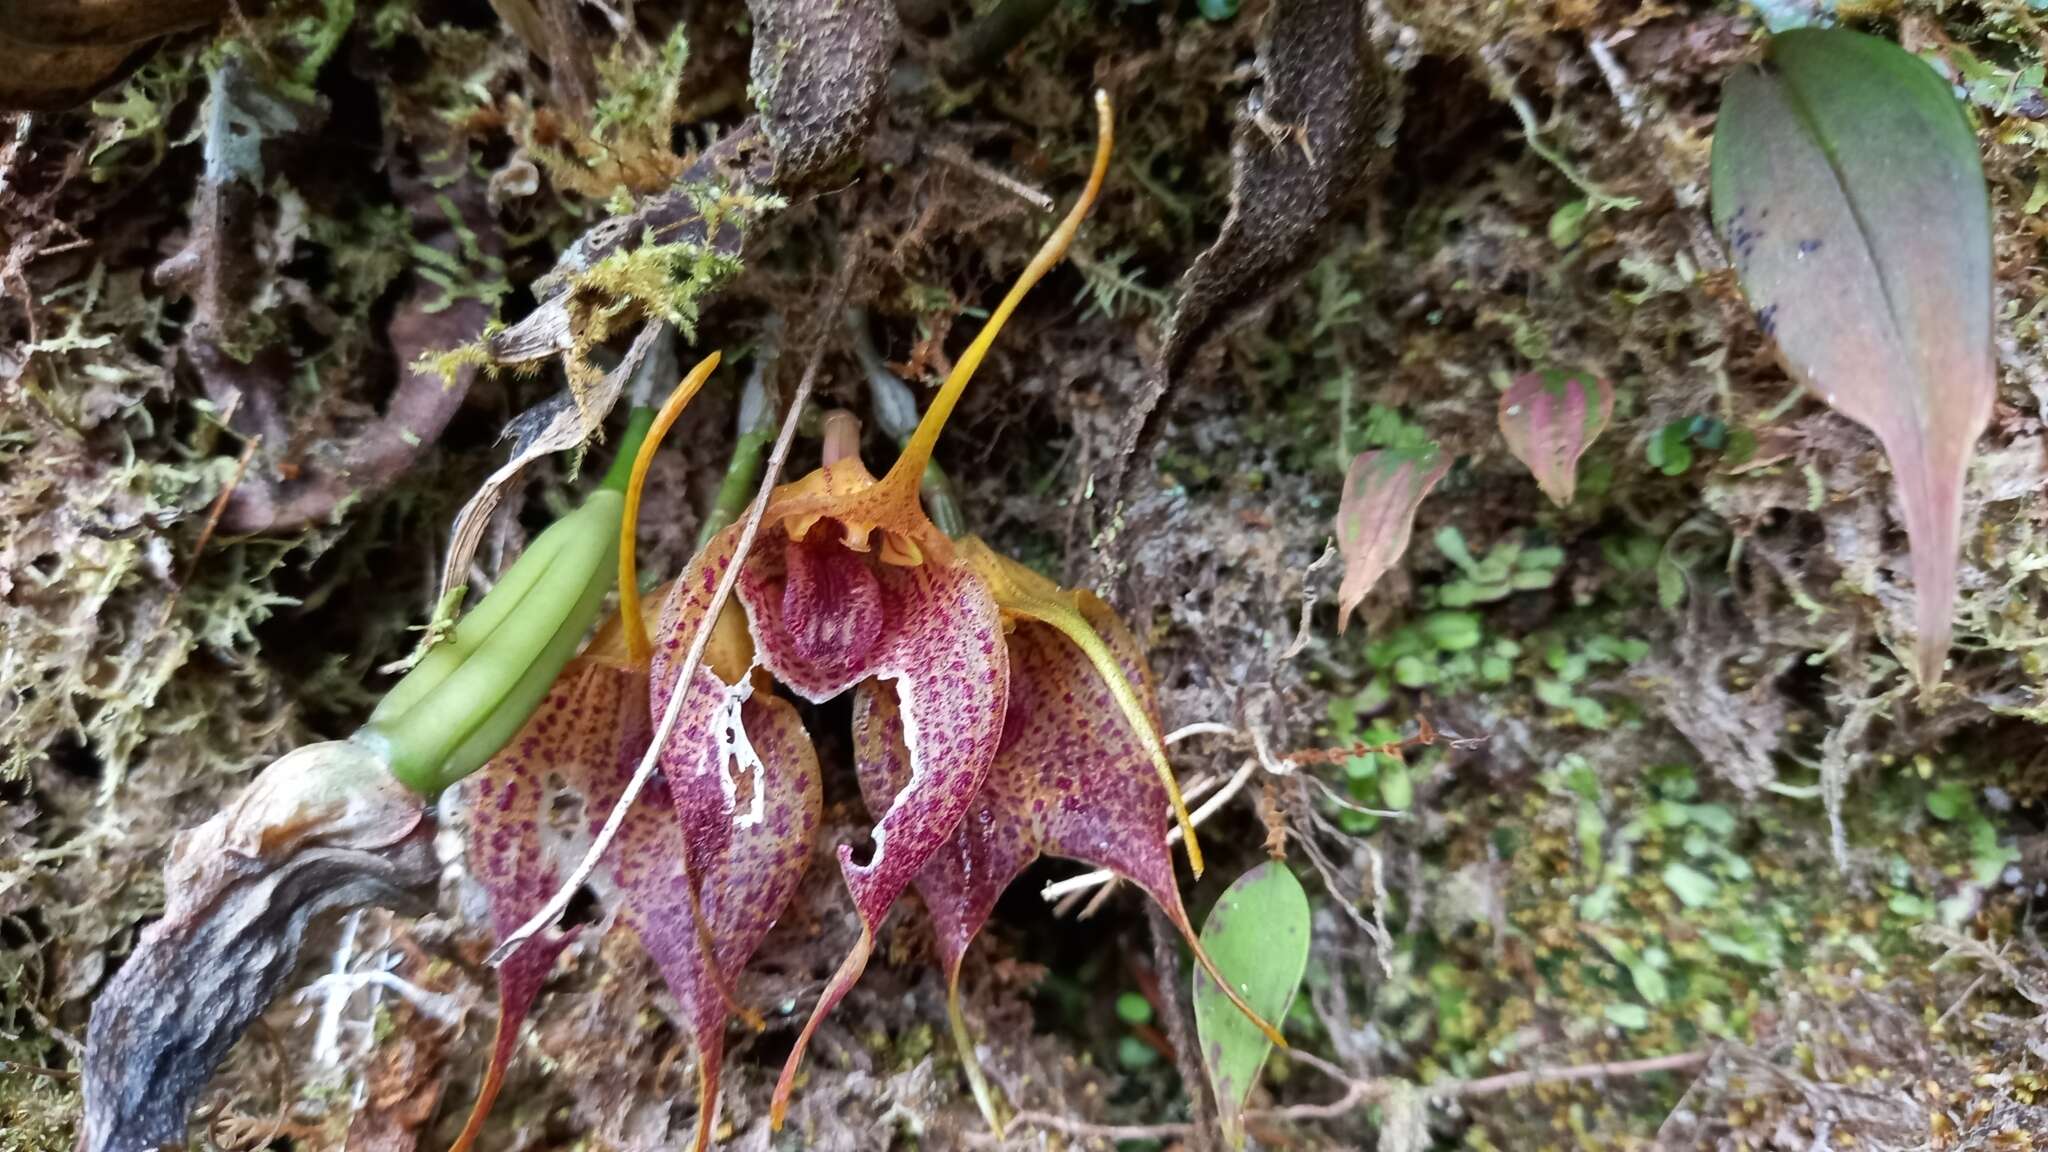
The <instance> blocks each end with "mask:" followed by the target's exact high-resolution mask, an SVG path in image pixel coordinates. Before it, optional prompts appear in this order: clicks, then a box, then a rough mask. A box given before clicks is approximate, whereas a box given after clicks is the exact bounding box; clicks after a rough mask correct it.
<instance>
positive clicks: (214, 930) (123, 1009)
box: [81, 741, 439, 1152]
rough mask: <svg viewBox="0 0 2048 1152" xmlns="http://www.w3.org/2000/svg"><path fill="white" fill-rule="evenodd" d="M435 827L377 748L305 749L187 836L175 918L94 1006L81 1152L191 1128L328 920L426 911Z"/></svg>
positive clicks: (169, 917)
mask: <svg viewBox="0 0 2048 1152" xmlns="http://www.w3.org/2000/svg"><path fill="white" fill-rule="evenodd" d="M433 833H434V823H433V820H432V819H431V817H430V816H429V815H428V813H427V811H426V809H425V807H424V806H423V804H422V802H421V800H420V798H419V797H418V796H417V795H415V794H414V793H412V792H410V791H408V790H407V789H406V788H404V787H403V786H402V785H400V784H399V783H398V782H397V781H396V780H394V779H392V777H391V774H390V773H389V772H387V771H386V770H385V768H384V765H383V763H382V761H381V760H380V759H379V758H378V757H377V756H376V755H375V754H373V753H372V752H370V751H369V750H368V749H366V748H365V747H364V746H362V745H359V744H356V743H354V742H351V741H332V742H328V743H323V744H314V745H310V746H308V747H305V748H300V749H298V750H296V751H294V752H292V753H290V754H288V755H286V756H284V757H282V758H280V759H279V760H278V761H277V762H276V763H274V764H272V765H271V766H270V767H268V768H266V769H264V770H263V772H262V774H261V775H259V776H257V777H256V779H255V781H254V782H252V783H251V784H250V785H249V787H248V788H247V789H246V790H244V791H243V793H242V795H241V796H240V797H239V798H237V799H236V800H235V802H234V803H233V804H231V805H229V806H228V807H227V808H226V809H224V810H222V811H221V812H220V813H219V814H218V815H216V816H215V817H214V818H213V819H211V820H209V821H207V822H206V823H205V824H202V825H200V826H199V827H197V828H194V829H192V830H191V831H188V832H186V833H184V834H183V835H181V836H179V837H178V840H177V843H176V844H175V846H174V847H173V848H172V850H171V859H170V863H169V864H168V865H167V866H166V867H165V875H164V886H165V890H166V895H167V900H166V907H165V909H164V917H163V919H162V920H159V921H157V922H156V923H155V924H153V925H151V926H150V927H149V928H148V929H147V930H146V931H144V932H143V934H142V940H141V942H140V943H139V944H138V945H137V946H136V949H135V953H134V955H132V956H130V957H129V958H128V962H127V963H126V964H124V965H122V967H121V970H120V971H119V972H118V973H116V974H115V976H114V979H113V980H112V981H111V982H110V983H109V984H108V985H107V989H106V991H105V992H103V993H102V994H101V996H100V998H99V1000H98V1002H97V1003H95V1004H94V1005H93V1014H92V1023H91V1025H90V1027H89V1028H88V1031H87V1034H86V1048H85V1085H84V1087H85V1135H84V1139H83V1141H82V1143H81V1148H82V1152H150V1150H151V1149H155V1148H157V1147H158V1146H160V1145H163V1144H171V1143H180V1142H182V1141H183V1140H184V1138H185V1119H186V1115H187V1114H188V1113H189V1112H190V1110H191V1107H192V1101H193V1099H194V1098H195V1097H196V1096H197V1095H198V1094H199V1090H200V1089H201V1088H203V1087H204V1086H205V1084H206V1080H207V1077H209V1076H210V1075H212V1073H213V1070H214V1068H215V1067H216V1066H218V1065H219V1064H220V1062H221V1060H222V1058H223V1057H225V1056H226V1055H227V1053H228V1049H229V1048H230V1047H232V1046H233V1045H234V1042H235V1039H236V1038H237V1037H239V1036H240V1035H241V1034H242V1031H243V1030H244V1029H245V1028H247V1027H248V1026H249V1022H250V1021H252V1020H254V1019H255V1018H256V1015H257V1014H258V1013H259V1012H261V1011H262V1010H263V1009H264V1007H265V1006H266V1005H268V1004H269V1003H270V1000H271V997H272V996H274V995H275V994H276V992H277V990H278V988H279V986H280V985H282V984H283V983H284V981H285V979H286V978H287V977H289V976H290V975H291V971H292V967H293V965H294V964H295V963H296V962H297V960H298V955H299V946H300V944H301V942H302V941H303V940H304V938H305V933H306V928H307V926H308V925H309V924H310V923H311V922H312V921H313V919H314V918H315V917H317V916H320V915H322V914H324V913H327V912H333V911H339V910H342V909H347V908H358V907H362V906H364V905H371V904H375V905H381V906H383V907H388V908H394V909H397V910H400V911H404V912H411V913H418V912H424V911H425V910H426V909H427V908H428V907H429V906H430V904H431V901H432V897H433V892H434V883H435V880H436V877H437V876H438V873H439V868H438V866H437V865H436V863H435V860H434V851H433Z"/></svg>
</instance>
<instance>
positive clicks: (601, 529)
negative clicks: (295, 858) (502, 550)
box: [352, 408, 654, 796]
mask: <svg viewBox="0 0 2048 1152" xmlns="http://www.w3.org/2000/svg"><path fill="white" fill-rule="evenodd" d="M653 420H654V412H653V410H652V409H647V408H639V409H635V410H634V411H633V413H632V416H631V418H630V419H629V421H628V423H627V427H626V433H625V436H624V437H623V438H622V439H621V441H620V444H619V451H618V455H617V457H616V458H615V459H614V460H613V462H612V466H611V470H610V471H609V472H608V473H607V474H606V475H605V478H604V480H603V482H602V483H601V484H599V485H598V487H597V489H596V490H595V491H593V492H591V493H590V495H589V496H587V497H585V498H584V501H583V503H582V504H581V505H580V506H578V507H577V508H576V509H575V510H574V511H572V512H570V513H569V514H568V515H566V516H564V517H562V518H561V519H560V520H557V521H555V522H554V523H553V524H551V525H549V526H548V528H547V530H546V531H544V532H542V533H541V534H540V535H539V536H537V537H535V538H534V540H533V542H532V543H531V544H529V545H528V546H527V548H526V551H525V552H523V553H521V554H520V556H519V559H518V560H516V561H514V562H513V564H512V567H511V568H509V569H507V570H506V572H505V573H504V575H503V576H502V577H500V578H499V580H498V582H497V583H496V584H494V585H492V587H491V590H490V591H489V592H488V593H487V594H486V595H485V596H484V598H483V600H482V601H481V602H479V603H478V604H477V606H476V608H475V609H474V610H473V611H471V612H470V613H468V614H467V615H465V616H464V617H463V618H462V619H461V620H460V621H459V622H457V623H456V625H455V627H454V629H453V630H452V632H451V634H450V635H449V637H448V638H447V639H446V640H444V641H443V642H441V643H440V644H437V645H435V646H434V647H433V648H432V649H431V650H429V651H428V652H427V654H426V655H425V656H424V657H422V658H421V660H420V662H419V663H418V664H417V665H415V666H414V667H413V669H412V671H410V672H408V673H407V674H406V676H405V678H404V679H402V680H400V681H399V682H398V684H397V685H396V686H395V687H393V688H392V689H391V691H390V692H389V693H388V694H386V695H385V697H384V699H383V701H382V702H381V703H380V704H378V705H377V708H376V710H375V711H374V712H372V713H371V714H370V719H369V722H368V723H366V724H364V725H363V727H362V729H361V730H360V731H358V732H357V733H356V734H355V736H354V737H353V738H352V739H353V740H355V741H356V742H357V743H360V744H363V745H365V746H366V747H368V748H369V749H370V750H371V751H373V752H374V753H375V754H376V755H377V756H378V758H379V759H381V760H382V761H383V762H384V764H385V766H386V767H387V768H389V769H390V771H391V774H392V775H393V776H395V777H397V779H398V780H399V781H400V782H401V783H403V784H404V785H405V786H406V787H408V788H410V789H412V790H413V791H415V792H418V793H421V794H422V795H427V796H432V795H435V794H437V793H439V792H440V791H441V790H442V789H444V788H446V787H448V786H449V785H450V784H453V783H455V782H456V781H458V780H460V779H462V778H463V777H465V776H467V775H469V774H470V773H472V772H474V771H476V770H477V769H478V768H481V767H483V765H484V763H485V762H486V761H488V760H489V759H490V758H491V756H492V755H493V754H494V753H496V752H497V751H498V750H499V749H500V748H502V747H504V745H505V742H506V741H508V740H510V739H511V738H512V737H513V735H514V734H515V733H517V732H518V731H519V726H520V725H522V724H524V723H525V722H526V718H527V717H528V716H530V715H531V714H532V713H533V710H534V708H535V707H537V706H538V705H539V704H540V701H541V699H542V698H543V697H545V696H546V695H547V691H548V686H549V685H551V684H553V683H554V682H555V678H556V677H557V676H559V675H560V674H561V672H562V669H563V667H564V666H565V665H567V664H568V663H569V660H570V658H571V657H573V656H574V655H575V654H576V648H577V646H578V645H579V644H581V643H582V642H583V638H584V636H585V635H587V634H588V633H589V631H590V627H591V625H592V624H593V623H595V622H596V620H597V614H598V610H599V608H600V607H602V605H603V603H604V597H605V592H606V591H607V590H608V589H609V588H610V587H611V584H612V581H613V579H614V577H615V574H616V573H617V571H618V554H619V528H620V525H621V523H622V522H623V521H624V518H625V510H626V481H627V479H628V477H629V476H630V474H631V471H632V465H633V457H634V456H635V454H636V453H637V451H638V449H639V446H640V443H641V441H642V440H643V439H644V438H645V437H646V435H647V429H648V426H649V425H650V424H652V423H653Z"/></svg>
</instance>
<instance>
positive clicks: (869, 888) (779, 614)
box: [739, 536, 1009, 1104]
mask: <svg viewBox="0 0 2048 1152" xmlns="http://www.w3.org/2000/svg"><path fill="white" fill-rule="evenodd" d="M785 543H786V538H784V537H780V536H778V537H777V538H776V539H775V540H774V541H773V542H772V543H770V544H767V545H764V546H762V547H758V548H756V549H755V550H754V552H753V553H752V555H750V556H749V557H748V558H747V560H746V562H745V566H744V567H743V568H742V569H741V571H740V579H739V596H740V601H741V603H742V604H744V605H745V606H746V610H747V618H748V624H749V625H750V628H751V631H752V633H753V637H754V643H755V646H756V649H757V651H758V652H759V658H760V660H761V663H762V665H763V666H764V667H766V668H767V669H768V671H769V672H770V673H772V674H773V675H774V676H775V677H776V679H778V680H780V681H782V682H783V683H784V684H787V685H788V686H789V687H790V688H791V689H792V690H793V691H795V692H796V693H797V694H798V695H801V696H803V697H804V698H806V699H808V700H812V701H823V700H827V699H830V698H832V697H834V696H837V695H839V694H840V693H841V692H844V691H846V690H847V689H849V688H852V687H853V686H854V685H856V684H859V683H861V682H862V681H864V680H868V679H870V678H874V679H880V680H894V681H896V689H897V700H898V703H899V704H900V705H901V710H902V716H903V726H904V729H905V734H906V740H905V744H906V749H907V750H906V754H905V759H906V761H907V764H906V771H905V773H904V777H905V779H904V785H903V787H902V788H901V789H900V790H898V791H897V792H896V793H895V794H894V796H893V797H881V798H878V802H877V803H874V804H873V805H871V806H872V807H873V808H874V809H875V810H877V811H881V812H882V816H881V819H880V820H878V821H877V822H876V824H875V833H874V836H875V844H874V851H873V853H872V854H871V855H870V857H869V859H868V862H867V863H865V864H856V863H854V859H853V848H852V846H850V845H841V846H840V848H839V867H840V870H841V871H842V872H843V873H845V876H846V886H847V888H848V889H850V890H851V891H852V893H853V900H854V906H855V908H856V910H857V911H858V912H859V914H860V919H861V928H862V933H861V939H860V942H859V944H857V945H856V946H855V948H854V951H853V953H852V954H851V955H849V956H848V957H847V958H846V962H845V963H844V964H842V965H841V966H840V969H839V971H838V973H836V974H835V975H834V976H833V977H832V980H831V982H830V983H828V984H827V985H826V987H825V990H824V992H823V993H822V994H821V995H820V996H819V999H818V1004H817V1007H816V1008H815V1009H814V1010H813V1011H812V1014H811V1019H810V1021H809V1022H808V1023H807V1024H805V1026H804V1031H803V1034H802V1035H801V1036H800V1037H798V1039H797V1044H796V1047H795V1049H794V1050H793V1051H792V1052H791V1053H790V1057H789V1061H788V1063H787V1064H786V1065H784V1067H783V1072H782V1079H781V1082H780V1083H779V1084H778V1085H777V1088H776V1099H777V1101H778V1104H780V1103H781V1102H784V1101H786V1100H787V1099H788V1094H789V1090H790V1088H791V1087H792V1085H793V1083H794V1080H795V1075H796V1069H797V1068H798V1066H799V1065H800V1064H801V1063H802V1060H803V1055H804V1050H805V1048H806V1047H807V1045H808V1044H809V1041H810V1037H811V1034H812V1033H813V1032H814V1031H815V1030H816V1028H817V1026H818V1023H819V1021H821V1020H823V1019H824V1017H825V1016H826V1015H827V1014H828V1013H830V1012H831V1011H832V1009H833V1007H834V1006H836V1005H837V1004H838V1003H839V1001H840V1000H841V999H842V998H844V997H845V995H846V993H847V991H848V990H849V989H851V988H852V987H853V985H854V983H855V982H856V981H857V980H859V979H860V974H861V972H862V971H863V970H864V969H865V968H866V966H867V956H868V952H869V950H870V949H871V948H872V947H873V944H874V933H875V930H876V929H877V928H878V927H879V926H880V925H881V922H882V919H883V917H885V916H887V915H888V912H889V908H890V906H891V905H893V904H894V903H895V902H896V898H897V897H899V896H901V895H902V894H903V890H904V889H905V888H908V887H909V886H910V882H911V880H912V878H914V877H915V876H916V875H917V874H918V873H919V872H920V871H922V870H923V869H924V866H925V864H926V863H927V862H929V861H930V860H931V858H932V855H933V854H934V853H935V852H937V851H938V850H939V848H940V847H941V846H942V845H943V844H945V842H946V841H947V840H948V839H949V838H950V837H951V836H952V835H953V831H954V829H955V828H956V827H957V826H958V825H959V823H960V819H961V817H962V816H964V815H966V813H967V809H968V806H969V805H970V804H971V803H972V802H973V799H974V795H975V793H976V792H978V791H979V790H980V789H981V786H982V782H983V780H985V779H986V778H987V776H988V769H989V764H990V763H991V762H992V761H993V760H994V758H995V754H996V743H997V739H998V737H999V735H1000V733H1001V730H1002V713H1003V705H1004V700H1005V699H1006V697H1007V692H1008V684H1009V660H1008V657H1007V655H1006V653H1005V650H1004V648H1003V642H1002V635H1003V625H1002V618H1001V614H1000V612H998V610H997V608H996V604H995V600H994V598H993V597H991V596H990V595H989V592H988V589H987V587H986V586H985V585H984V584H983V583H982V582H981V580H980V579H979V578H978V577H976V576H975V575H974V574H973V573H972V572H970V571H969V570H967V569H966V568H964V567H956V566H953V565H950V564H941V563H938V562H936V561H928V562H926V563H923V564H918V565H914V566H899V565H894V564H887V563H883V562H881V561H880V560H879V559H877V558H875V557H873V556H870V555H867V554H864V553H855V552H847V551H842V554H841V556H837V557H831V558H829V559H828V558H824V557H822V556H821V555H820V554H819V552H818V551H817V550H816V548H815V547H814V546H812V545H807V544H795V545H788V546H787V547H785ZM823 547H831V548H843V546H841V545H838V544H829V545H824V546H823ZM847 561H852V562H856V563H859V564H861V565H862V566H863V567H864V571H865V574H866V578H867V580H872V582H873V585H872V586H873V588H874V590H875V596H874V599H873V601H872V602H869V601H867V600H864V599H862V598H860V597H855V598H854V599H853V601H852V604H851V610H852V611H853V612H856V613H869V612H872V611H876V610H878V611H879V614H880V622H879V626H876V627H874V628H873V629H872V635H873V636H874V640H873V643H872V645H871V646H870V648H869V650H868V651H866V652H865V653H862V652H858V651H855V650H853V649H852V647H851V646H850V644H848V643H845V642H844V641H845V640H846V638H851V637H857V636H860V635H864V634H868V632H869V624H868V623H867V622H866V621H865V620H863V619H854V620H844V621H822V620H819V619H816V618H815V617H816V616H819V615H823V614H828V613H834V612H836V611H837V610H838V609H839V608H840V605H839V604H838V603H836V602H834V601H832V600H830V599H828V598H825V597H823V596H806V595H804V592H805V591H816V590H821V589H825V588H829V587H834V586H842V587H843V586H848V585H849V584H852V583H859V584H860V585H861V586H862V587H866V581H865V580H859V581H857V580H856V579H855V578H853V577H851V576H850V575H849V574H848V573H847V572H846V571H845V563H846V562H847ZM792 566H795V567H797V568H798V569H799V571H798V572H797V573H796V574H794V575H792V573H791V567H792ZM793 589H794V590H795V592H794V594H793V593H792V590H793ZM791 613H795V614H797V615H791ZM800 634H801V635H804V636H806V637H809V638H811V639H808V640H799V639H798V636H799V635H800ZM819 637H829V638H833V640H834V643H833V644H820V643H817V642H815V641H816V639H817V638H819ZM817 653H823V654H825V655H827V656H828V657H829V659H824V660H814V659H810V658H809V656H810V655H812V654H817Z"/></svg>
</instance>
